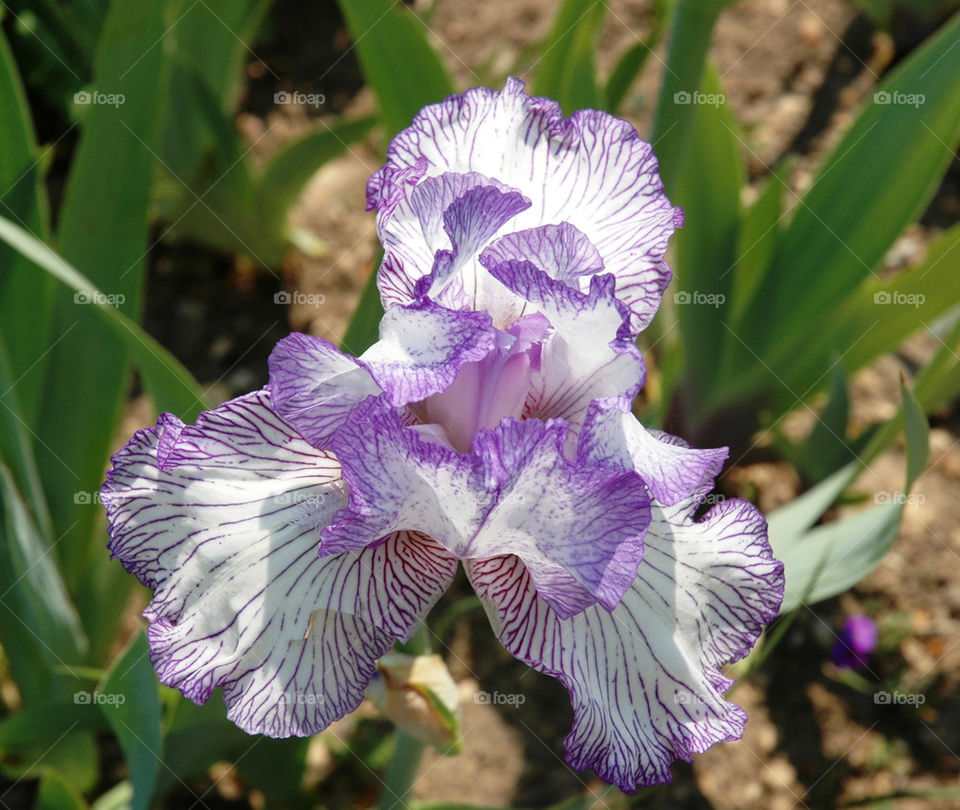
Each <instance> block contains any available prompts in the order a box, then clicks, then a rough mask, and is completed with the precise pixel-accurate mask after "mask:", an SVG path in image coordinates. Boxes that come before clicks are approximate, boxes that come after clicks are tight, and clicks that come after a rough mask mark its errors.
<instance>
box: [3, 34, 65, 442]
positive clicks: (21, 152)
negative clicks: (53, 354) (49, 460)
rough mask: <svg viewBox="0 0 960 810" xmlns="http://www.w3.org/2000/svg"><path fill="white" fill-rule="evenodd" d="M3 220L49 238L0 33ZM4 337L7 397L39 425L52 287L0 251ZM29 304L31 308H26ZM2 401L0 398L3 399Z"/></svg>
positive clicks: (24, 114)
mask: <svg viewBox="0 0 960 810" xmlns="http://www.w3.org/2000/svg"><path fill="white" fill-rule="evenodd" d="M0 132H2V133H3V137H2V138H0V189H3V196H2V197H0V215H3V216H8V217H13V218H14V219H16V220H18V221H19V222H20V223H21V224H22V225H23V227H25V228H27V229H28V230H30V231H31V232H33V233H35V234H37V235H38V237H39V238H41V239H45V238H46V237H47V205H46V197H45V195H44V190H43V184H42V177H41V171H40V166H41V162H42V161H41V160H40V157H39V154H38V150H37V145H36V141H35V138H34V133H33V124H32V122H31V120H30V108H29V107H28V106H27V99H26V95H25V94H24V91H23V85H22V84H21V82H20V76H19V75H18V73H17V66H16V64H15V62H14V59H13V54H11V53H10V48H9V46H8V45H7V41H6V38H5V36H4V33H3V31H0ZM0 267H3V268H5V272H4V273H3V274H2V275H0V333H2V335H3V338H4V340H5V342H6V347H7V350H8V351H9V353H10V358H9V361H10V385H9V386H8V385H4V387H3V390H4V391H5V392H9V391H10V390H11V388H10V386H13V385H14V384H15V385H16V388H17V396H18V398H19V400H20V403H21V409H20V413H21V415H22V417H23V419H24V420H25V421H26V423H27V424H28V425H30V426H31V427H32V426H33V425H34V424H35V423H36V420H37V413H38V408H39V403H40V396H41V393H42V390H43V381H44V372H45V369H46V358H45V356H44V354H45V349H44V347H45V345H46V342H47V335H48V334H49V331H50V323H51V318H52V314H53V293H54V286H53V283H52V281H51V280H50V279H48V278H46V277H44V276H43V275H40V274H38V273H37V272H36V270H35V269H34V268H32V267H31V266H30V265H29V264H28V263H27V262H24V261H23V259H22V258H21V257H20V256H19V255H17V254H16V253H15V252H13V251H11V250H10V249H9V248H6V247H3V246H0ZM25 302H29V306H27V305H25ZM5 398H6V394H4V397H2V398H0V399H5Z"/></svg>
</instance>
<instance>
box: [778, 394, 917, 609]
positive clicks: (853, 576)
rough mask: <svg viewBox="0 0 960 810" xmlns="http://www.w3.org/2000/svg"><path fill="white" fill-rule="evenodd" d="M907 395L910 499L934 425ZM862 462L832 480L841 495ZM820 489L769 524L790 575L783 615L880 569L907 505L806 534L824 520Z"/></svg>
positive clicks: (893, 504) (896, 501) (893, 503)
mask: <svg viewBox="0 0 960 810" xmlns="http://www.w3.org/2000/svg"><path fill="white" fill-rule="evenodd" d="M901 395H902V397H903V404H904V414H905V420H906V439H907V465H906V481H905V483H904V488H903V493H901V494H903V495H906V494H907V493H909V491H910V488H911V486H912V485H913V482H914V481H915V480H916V478H917V476H918V475H919V474H920V472H922V470H923V469H924V467H925V466H926V461H927V452H928V449H927V441H928V434H929V426H928V425H927V420H926V417H925V416H924V414H923V411H922V409H921V408H920V406H919V403H918V402H917V400H916V398H915V397H914V395H913V393H912V392H911V391H909V390H908V389H907V388H906V386H903V385H902V386H901ZM860 464H861V462H860V461H859V460H858V461H857V462H854V463H852V464H850V465H848V466H847V467H846V468H844V469H843V470H840V471H838V472H837V473H835V474H834V475H833V476H831V479H828V480H830V482H831V487H833V488H834V492H836V494H837V495H839V492H840V491H842V489H844V488H845V487H846V486H847V485H848V484H849V483H850V481H851V480H852V479H853V478H854V477H855V476H856V474H857V472H859V466H860ZM824 483H826V482H824ZM841 485H842V486H841ZM838 487H839V488H838ZM817 489H818V488H815V489H814V490H811V492H810V493H807V495H805V496H804V498H806V499H807V500H806V503H805V504H804V506H803V508H800V507H798V506H797V505H796V504H797V502H796V501H795V502H794V503H793V504H789V505H788V506H787V507H784V509H780V510H778V512H777V513H774V515H771V516H770V518H769V520H768V523H769V536H770V545H771V546H772V548H773V555H774V557H776V558H777V559H778V560H780V561H781V562H782V563H783V566H784V573H785V576H786V589H785V595H784V601H783V605H782V606H781V608H780V612H781V613H786V612H788V611H790V610H792V609H793V608H794V607H796V606H797V605H798V604H800V603H801V602H807V603H813V602H818V601H820V600H823V599H828V598H829V597H831V596H835V595H836V594H838V593H841V592H842V591H844V590H846V589H847V588H850V587H852V586H853V585H855V584H856V583H858V582H859V581H860V580H861V579H863V578H864V577H865V576H866V575H867V574H869V573H870V572H871V571H872V570H873V569H874V568H876V566H877V565H879V563H880V560H881V559H882V558H883V555H884V554H886V552H887V551H888V550H889V548H890V546H891V545H892V544H893V542H894V540H896V538H897V532H898V530H899V527H900V518H901V516H902V515H903V507H904V501H905V499H904V498H900V497H897V498H892V499H887V500H886V502H880V503H879V505H878V506H874V507H872V508H870V509H866V510H863V511H861V512H858V513H856V514H854V515H852V516H851V517H848V518H844V519H842V520H837V521H833V522H832V523H827V524H825V525H823V526H818V527H817V528H815V529H813V530H812V531H809V532H806V531H805V530H804V529H805V527H804V528H800V527H801V526H803V524H804V523H806V524H807V525H811V523H812V521H811V518H812V520H816V519H818V517H819V516H816V517H814V515H815V509H814V508H812V507H813V506H814V505H816V506H820V505H822V504H823V503H824V501H825V498H824V497H823V496H824V495H825V494H827V493H828V492H829V490H827V489H826V488H823V485H821V488H819V489H820V490H821V491H820V492H819V493H817V497H814V498H810V497H808V496H810V495H811V494H812V493H814V492H816V490H817ZM799 500H800V499H798V501H799ZM828 507H829V504H827V505H826V506H824V510H825V509H826V508H828ZM786 510H791V511H789V512H787V511H786Z"/></svg>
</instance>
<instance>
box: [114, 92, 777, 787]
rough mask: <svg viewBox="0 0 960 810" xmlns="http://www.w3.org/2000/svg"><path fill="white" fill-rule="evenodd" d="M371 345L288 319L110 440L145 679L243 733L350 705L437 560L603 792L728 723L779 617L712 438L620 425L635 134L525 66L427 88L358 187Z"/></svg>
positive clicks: (644, 220)
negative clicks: (250, 379) (219, 698)
mask: <svg viewBox="0 0 960 810" xmlns="http://www.w3.org/2000/svg"><path fill="white" fill-rule="evenodd" d="M367 191H368V199H369V205H370V207H371V208H376V210H377V226H378V231H379V235H380V238H381V241H382V242H383V245H384V249H385V257H384V260H383V264H382V266H381V267H380V270H379V274H378V285H379V289H380V294H381V298H382V301H383V305H384V309H385V314H384V316H383V320H382V322H381V325H380V340H379V342H377V343H376V344H375V345H374V346H372V347H371V348H370V349H369V350H368V351H366V352H364V353H363V354H362V355H361V356H360V357H356V358H355V357H351V356H349V355H346V354H344V353H342V352H340V351H339V350H338V349H337V348H336V347H335V346H333V345H332V344H330V343H328V342H327V341H325V340H322V339H320V338H315V337H310V336H307V335H303V334H293V335H291V336H289V337H287V338H285V339H284V340H282V341H280V343H279V344H278V345H277V346H276V348H275V349H274V352H273V354H272V356H271V358H270V381H269V384H268V385H267V387H266V388H265V389H264V390H262V391H257V392H255V393H252V394H248V395H246V396H242V397H240V398H238V399H234V400H232V401H230V402H227V403H225V404H223V405H221V406H220V407H218V408H216V409H214V410H212V411H208V412H206V413H204V414H202V415H201V416H200V418H199V419H198V420H197V423H196V425H194V426H186V425H184V424H183V423H182V422H180V420H178V419H177V418H176V417H174V416H171V415H170V414H164V415H163V416H161V417H160V420H159V421H158V423H157V426H156V427H155V428H151V429H147V430H142V431H140V432H139V433H137V434H136V435H135V436H134V437H133V438H132V439H131V440H130V442H129V444H127V446H126V447H125V448H124V449H123V450H121V451H120V452H119V453H118V454H117V455H116V456H115V457H114V459H113V467H112V469H111V470H110V472H109V474H108V478H107V482H106V483H105V485H104V487H103V490H102V498H103V502H104V504H105V505H106V508H107V512H108V516H109V522H110V533H111V537H112V540H111V543H110V549H111V551H112V552H113V554H114V555H115V556H116V557H118V558H119V559H120V561H121V562H122V563H123V565H124V566H125V567H126V568H127V569H128V570H129V571H130V572H132V573H133V574H135V575H136V576H137V577H138V578H139V579H140V580H141V581H142V582H143V583H144V584H145V585H147V586H148V587H150V588H152V589H153V591H154V596H153V600H152V601H151V603H150V605H149V606H148V608H147V609H146V611H145V613H144V615H145V616H146V618H147V619H148V621H149V623H150V627H149V640H150V647H151V651H152V660H153V664H154V666H155V667H156V670H157V672H158V674H159V676H160V680H161V681H163V682H164V683H166V684H169V685H170V686H174V687H177V688H178V689H180V690H181V691H182V692H183V694H184V695H186V696H187V697H189V698H191V699H192V700H195V701H197V702H202V701H205V700H207V698H209V697H210V695H211V692H212V691H213V689H214V688H215V687H222V688H223V697H224V701H225V702H226V705H227V707H228V716H229V717H230V719H231V720H233V722H235V723H236V724H237V725H238V726H240V727H241V728H243V729H244V730H246V731H248V732H251V733H263V734H268V735H271V736H288V735H307V734H314V733H316V732H319V731H320V730H321V729H323V728H325V727H326V726H327V725H328V724H330V723H331V722H332V721H334V720H336V719H338V718H340V717H342V716H343V715H345V714H346V713H347V712H350V711H351V710H353V709H355V708H356V707H357V705H358V704H359V703H360V701H361V699H362V697H363V692H364V688H365V686H366V685H367V683H368V682H369V681H370V679H371V678H372V676H373V675H374V672H375V662H376V660H377V659H378V658H379V657H380V656H382V655H384V654H385V653H386V652H387V651H388V650H389V649H390V648H391V646H392V645H393V644H394V642H395V640H397V639H407V638H409V637H410V636H411V635H412V634H413V633H414V632H415V631H416V629H417V628H418V627H419V626H420V625H421V623H422V622H423V621H424V619H425V617H426V615H427V613H428V612H429V610H430V608H431V607H432V606H433V604H434V603H435V602H436V601H437V599H438V598H439V597H440V595H441V594H442V593H443V592H444V590H445V589H446V588H447V587H448V586H449V585H450V583H451V582H452V580H453V578H454V575H455V573H456V571H457V566H458V563H462V564H463V566H464V568H465V570H466V573H467V575H468V577H469V579H470V581H471V582H472V584H473V587H474V588H475V589H476V592H477V593H478V595H479V596H480V598H481V599H482V601H483V603H484V605H485V607H486V611H487V613H488V615H489V617H490V620H491V622H492V624H493V628H494V630H495V632H496V634H497V636H498V638H499V639H500V641H501V642H502V643H503V645H504V646H505V647H506V648H507V649H508V650H509V651H510V652H511V653H512V654H513V655H514V656H516V657H517V658H518V659H520V660H522V661H524V662H525V663H527V664H529V665H530V666H531V667H533V668H535V669H537V670H539V671H541V672H544V673H547V674H549V675H552V676H554V677H556V678H558V679H559V680H560V681H561V682H562V683H563V684H564V685H565V686H566V687H567V689H568V691H569V693H570V698H571V701H572V704H573V710H574V721H573V728H572V730H571V732H570V734H569V736H568V737H567V739H566V748H567V755H568V762H569V763H570V765H571V766H573V767H574V768H578V769H582V768H588V767H589V768H593V769H594V770H595V771H596V772H597V774H598V775H599V776H600V777H602V778H603V779H605V780H607V781H610V782H613V783H615V784H617V785H618V786H620V787H621V788H622V789H624V790H626V791H633V790H635V788H636V786H637V785H638V784H642V785H649V784H655V783H661V782H665V781H669V779H670V765H671V763H672V762H673V761H674V760H675V759H677V758H680V759H684V760H687V761H689V760H690V759H691V758H692V755H693V754H694V753H696V752H702V751H705V750H706V749H707V748H709V747H710V746H711V745H712V744H713V743H715V742H718V741H723V740H733V739H737V738H739V737H740V736H741V734H742V731H743V727H744V723H745V719H746V718H745V715H744V712H743V711H742V710H741V709H740V708H739V707H738V706H735V705H733V704H731V703H727V702H726V701H725V700H724V699H723V692H724V691H725V689H726V688H727V687H728V686H729V684H730V681H729V680H728V679H727V678H726V677H724V675H723V674H722V672H721V667H722V666H723V665H724V664H726V663H728V662H731V661H734V660H737V659H739V658H741V657H743V656H744V655H745V654H746V653H747V651H748V650H749V649H750V648H751V646H752V645H753V643H754V641H755V640H756V638H757V636H758V634H759V633H760V631H761V629H762V627H763V626H764V624H765V623H766V622H768V621H769V620H771V619H772V618H773V617H774V616H775V615H776V613H777V610H778V607H779V605H780V601H781V597H782V592H783V574H782V566H781V565H780V563H779V562H777V561H776V560H774V559H773V558H772V556H771V552H770V547H769V545H768V543H767V539H766V525H765V522H764V520H763V517H762V516H761V515H760V513H759V512H758V511H757V510H756V509H755V508H754V507H753V506H752V505H750V504H749V503H748V502H746V501H742V500H725V501H722V502H721V503H720V504H719V505H717V506H715V507H713V508H712V509H711V510H710V511H709V512H708V513H707V514H706V515H705V516H703V517H702V519H700V520H695V511H696V510H697V507H698V506H699V504H700V503H701V502H702V500H703V496H704V495H705V494H706V493H708V492H709V491H710V489H711V488H712V486H713V481H714V478H715V476H716V475H717V474H718V472H719V471H720V469H721V466H722V464H723V462H724V459H725V458H726V450H725V449H719V450H716V449H714V450H696V449H693V448H690V447H688V446H687V445H686V444H685V443H684V442H682V441H681V440H680V439H677V438H674V437H672V436H668V435H666V434H663V433H659V432H655V431H649V430H646V429H644V428H643V427H642V426H641V425H640V423H639V422H638V421H637V419H636V418H635V417H634V416H633V415H632V414H631V411H630V407H631V402H632V400H633V398H634V396H635V395H636V394H637V392H638V391H639V390H640V388H641V386H642V384H643V381H644V365H643V360H642V358H641V356H640V353H639V352H638V350H637V348H636V346H635V344H634V340H635V338H636V337H637V334H638V332H639V331H640V330H641V329H643V327H644V326H646V325H647V324H648V323H649V322H650V320H651V318H652V317H653V315H654V313H655V311H656V309H657V307H658V305H659V302H660V298H661V295H662V293H663V291H664V288H665V287H666V286H667V284H668V282H669V280H670V271H669V268H668V267H667V265H666V264H665V262H664V260H663V256H664V252H665V250H666V247H667V241H668V239H669V237H670V235H671V234H672V232H673V230H674V228H675V227H677V226H678V225H679V224H680V222H681V214H680V212H679V210H678V209H676V208H674V207H673V206H672V205H671V204H670V203H669V201H668V200H667V199H666V197H665V196H664V193H663V188H662V184H661V182H660V179H659V176H658V174H657V165H656V160H655V158H654V156H653V153H652V149H651V147H650V145H649V144H647V143H645V142H644V141H642V140H641V139H640V138H639V136H638V135H637V133H636V132H635V130H634V129H633V128H632V127H631V126H630V125H629V124H628V123H626V122H624V121H621V120H618V119H616V118H613V117H611V116H609V115H607V114H605V113H602V112H596V111H591V110H587V111H581V112H578V113H576V114H574V115H573V116H572V117H571V118H569V119H565V118H564V117H563V115H562V113H561V111H560V108H559V107H558V105H557V104H556V103H554V102H553V101H550V100H547V99H542V98H533V97H531V96H529V95H527V94H526V93H525V92H524V90H523V85H522V83H521V82H519V81H516V80H510V81H509V82H508V83H507V85H506V87H505V88H504V90H503V91H502V92H494V91H491V90H487V89H473V90H469V91H467V92H465V93H463V94H462V95H459V96H453V97H451V98H448V99H447V100H446V101H444V102H443V103H441V104H436V105H432V106H429V107H426V108H425V109H424V110H423V111H421V112H420V114H419V115H417V117H416V118H415V119H414V121H413V123H412V124H411V126H410V128H409V129H407V130H405V131H403V132H401V133H400V134H399V135H398V136H397V137H396V138H395V139H394V140H393V143H392V144H391V146H390V149H389V151H388V154H387V162H386V165H385V166H383V167H382V168H381V169H380V170H379V171H377V172H376V174H374V176H373V177H372V178H371V180H370V182H369V184H368V189H367Z"/></svg>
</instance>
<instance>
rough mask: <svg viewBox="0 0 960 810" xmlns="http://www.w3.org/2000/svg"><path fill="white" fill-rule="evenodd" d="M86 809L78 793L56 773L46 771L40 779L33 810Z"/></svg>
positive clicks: (85, 804)
mask: <svg viewBox="0 0 960 810" xmlns="http://www.w3.org/2000/svg"><path fill="white" fill-rule="evenodd" d="M86 807H87V803H86V802H85V801H84V800H83V796H81V795H80V793H79V791H78V790H77V789H76V788H75V787H74V786H73V785H72V784H71V783H70V782H68V781H67V780H66V779H64V778H63V777H62V776H60V775H59V774H58V773H56V771H51V770H48V771H47V772H46V773H45V774H44V775H43V776H42V777H41V779H40V787H39V788H38V790H37V796H36V798H35V799H34V801H33V810H85V808H86Z"/></svg>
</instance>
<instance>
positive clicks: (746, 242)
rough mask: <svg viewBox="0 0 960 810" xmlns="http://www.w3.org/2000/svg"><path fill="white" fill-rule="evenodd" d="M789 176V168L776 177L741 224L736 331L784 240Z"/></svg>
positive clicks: (733, 307) (733, 305) (733, 312)
mask: <svg viewBox="0 0 960 810" xmlns="http://www.w3.org/2000/svg"><path fill="white" fill-rule="evenodd" d="M789 173H790V172H789V166H788V167H785V168H783V169H781V170H780V171H777V172H775V173H774V174H772V175H771V176H770V177H769V178H768V179H767V181H766V183H765V184H764V186H763V188H762V189H761V190H760V193H759V195H758V196H757V199H756V200H755V201H754V203H753V205H751V206H750V207H749V208H748V209H747V210H746V211H745V212H744V213H743V216H742V218H741V220H740V232H739V239H738V241H737V259H736V264H735V265H734V267H733V269H732V271H731V273H732V275H733V281H732V282H731V285H730V288H731V289H730V297H731V301H730V306H729V310H728V311H729V317H730V320H731V322H732V323H733V324H734V328H737V326H736V325H737V324H738V323H739V320H740V317H741V316H742V314H743V310H744V308H745V307H746V305H747V303H748V302H749V300H750V298H751V297H752V296H753V293H754V291H755V290H756V286H757V284H758V283H759V281H760V279H761V278H762V277H763V273H764V271H765V270H766V269H767V266H768V265H769V263H770V259H771V258H772V257H773V254H774V252H775V250H776V247H777V242H778V241H779V239H780V233H781V228H780V218H781V217H782V216H783V191H784V189H785V188H786V184H785V183H784V181H783V180H782V179H781V176H789Z"/></svg>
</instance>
